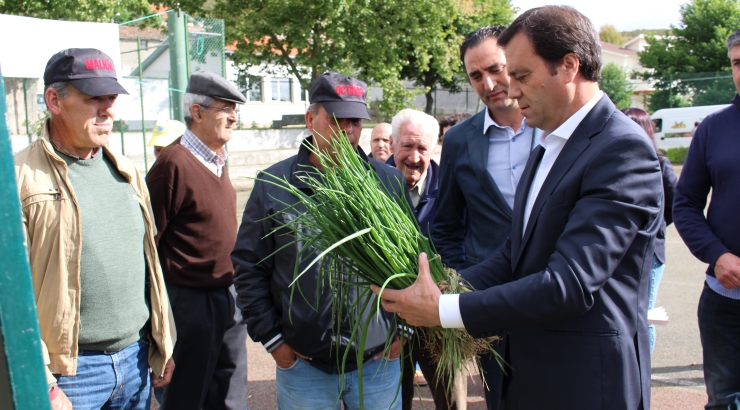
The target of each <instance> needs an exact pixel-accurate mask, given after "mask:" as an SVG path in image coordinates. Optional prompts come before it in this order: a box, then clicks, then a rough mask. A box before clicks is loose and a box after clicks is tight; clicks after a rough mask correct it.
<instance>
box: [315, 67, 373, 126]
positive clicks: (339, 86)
mask: <svg viewBox="0 0 740 410" xmlns="http://www.w3.org/2000/svg"><path fill="white" fill-rule="evenodd" d="M366 97H367V84H365V82H364V81H361V80H358V79H356V78H354V77H350V76H347V75H344V74H340V73H335V72H333V71H327V72H325V73H324V74H321V76H319V78H317V79H316V81H314V82H313V84H311V90H310V91H309V94H308V100H309V102H310V103H311V104H313V103H321V106H323V107H324V109H325V110H326V112H327V113H329V115H331V116H333V117H335V118H364V119H366V120H369V119H370V112H369V111H368V110H367V103H366V102H365V98H366Z"/></svg>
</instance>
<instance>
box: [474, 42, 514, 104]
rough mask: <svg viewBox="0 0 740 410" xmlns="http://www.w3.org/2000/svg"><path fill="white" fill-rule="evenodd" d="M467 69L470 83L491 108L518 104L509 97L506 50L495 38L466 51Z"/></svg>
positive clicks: (484, 102)
mask: <svg viewBox="0 0 740 410" xmlns="http://www.w3.org/2000/svg"><path fill="white" fill-rule="evenodd" d="M464 61H465V71H466V72H467V74H468V79H469V80H470V85H471V86H473V88H474V89H475V92H476V93H478V96H479V97H480V99H481V101H483V104H485V105H486V107H488V109H489V110H491V111H495V110H497V109H501V108H506V107H511V106H516V101H515V100H512V99H510V98H509V95H508V92H509V75H508V74H507V72H506V57H505V55H504V50H503V49H501V47H499V46H498V42H497V41H496V39H494V38H489V39H486V40H484V41H483V42H482V43H480V44H479V45H477V46H475V47H471V48H469V49H468V50H467V51H466V52H465V57H464Z"/></svg>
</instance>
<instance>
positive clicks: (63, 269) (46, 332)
mask: <svg viewBox="0 0 740 410" xmlns="http://www.w3.org/2000/svg"><path fill="white" fill-rule="evenodd" d="M44 85H45V90H44V98H45V101H46V106H47V107H48V109H49V113H50V116H51V117H50V118H49V119H48V120H47V121H46V122H45V124H44V128H43V131H42V134H41V137H40V138H39V139H37V140H36V141H34V142H33V143H31V144H30V145H29V146H28V147H27V148H26V149H24V150H23V151H21V152H19V153H18V154H17V155H16V156H15V172H16V176H17V178H18V188H19V194H20V199H21V203H22V208H23V209H22V211H23V228H24V231H25V233H26V245H27V247H28V256H29V260H30V264H31V275H32V277H33V283H34V289H35V297H36V308H37V311H38V318H39V326H40V330H41V341H42V343H41V345H42V349H43V356H44V361H45V364H46V373H47V381H48V382H49V398H50V400H51V404H52V408H53V409H69V408H72V407H74V408H75V409H85V408H88V409H92V408H96V409H97V408H106V409H148V408H149V396H150V393H149V392H150V387H152V386H154V387H161V386H163V385H165V384H167V383H168V382H169V380H170V377H171V375H172V371H173V369H174V362H173V360H172V349H173V346H174V344H175V339H176V335H175V326H174V323H173V320H172V312H171V311H170V302H169V300H168V298H167V291H166V289H165V284H164V279H163V277H162V271H161V269H160V266H159V262H158V260H157V259H158V257H157V249H156V246H155V242H154V233H155V229H154V224H153V223H152V220H151V218H150V212H151V208H150V205H149V193H148V191H147V188H146V185H145V183H144V179H143V178H142V176H141V175H140V174H139V172H138V171H137V170H136V168H135V167H134V165H133V164H132V163H131V162H130V161H129V160H128V159H127V158H126V157H123V156H119V155H117V154H115V153H113V152H111V151H110V150H108V148H107V147H106V144H107V143H108V137H109V136H110V132H111V126H112V124H113V117H114V114H115V102H116V98H117V97H118V94H128V93H127V92H126V90H124V89H123V87H121V85H120V84H118V81H117V80H116V71H115V68H114V66H113V61H112V60H111V59H110V57H108V56H107V55H105V54H104V53H103V52H101V51H100V50H95V49H74V48H72V49H67V50H63V51H60V52H58V53H56V54H54V55H53V56H52V57H51V59H50V60H49V62H48V63H47V65H46V70H45V71H44ZM150 372H151V376H150Z"/></svg>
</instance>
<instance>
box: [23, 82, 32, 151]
mask: <svg viewBox="0 0 740 410" xmlns="http://www.w3.org/2000/svg"><path fill="white" fill-rule="evenodd" d="M23 112H25V113H26V135H28V144H29V145H30V144H31V131H29V130H28V88H27V87H26V79H25V78H24V79H23Z"/></svg>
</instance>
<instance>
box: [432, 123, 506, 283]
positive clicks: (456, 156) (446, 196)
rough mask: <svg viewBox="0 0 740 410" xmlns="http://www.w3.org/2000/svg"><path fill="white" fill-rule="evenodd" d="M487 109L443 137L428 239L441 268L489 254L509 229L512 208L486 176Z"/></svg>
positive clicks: (468, 263) (463, 265)
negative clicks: (437, 191) (485, 128)
mask: <svg viewBox="0 0 740 410" xmlns="http://www.w3.org/2000/svg"><path fill="white" fill-rule="evenodd" d="M486 115H487V111H481V112H479V113H478V114H476V115H474V116H472V117H470V118H468V119H467V120H465V121H463V122H461V123H460V124H457V125H455V126H454V127H452V128H451V129H450V130H449V131H447V134H446V135H445V139H444V143H443V147H442V158H441V159H440V168H439V175H440V180H439V189H440V191H439V194H438V195H437V216H436V217H435V218H434V224H433V225H432V239H433V241H434V246H435V247H436V249H437V252H438V253H439V254H440V255H441V256H442V261H443V262H444V264H445V265H447V266H449V267H451V268H454V269H457V270H460V269H463V268H466V267H468V266H471V265H475V264H476V263H479V262H481V261H483V260H485V259H486V258H488V257H490V256H492V255H493V254H495V253H496V251H498V250H499V249H501V245H503V243H504V241H505V240H506V238H507V237H508V236H509V233H510V231H511V208H510V207H509V204H507V203H506V200H505V199H504V197H503V195H501V191H499V189H498V187H497V186H496V182H495V181H494V180H493V177H492V176H491V174H490V173H489V172H488V168H487V166H488V137H487V136H486V135H484V134H483V121H484V120H485V116H486Z"/></svg>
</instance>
